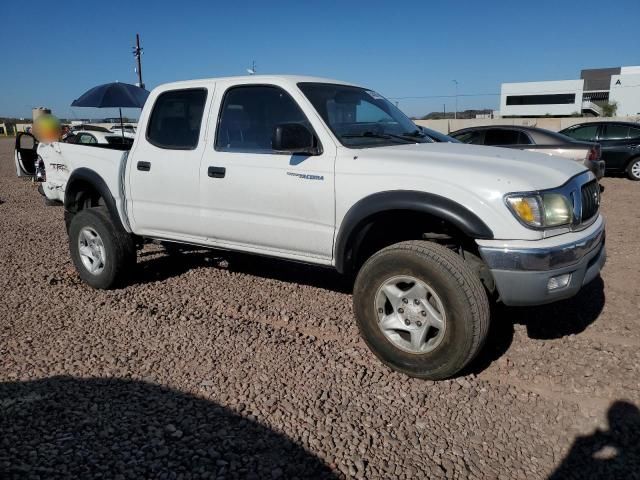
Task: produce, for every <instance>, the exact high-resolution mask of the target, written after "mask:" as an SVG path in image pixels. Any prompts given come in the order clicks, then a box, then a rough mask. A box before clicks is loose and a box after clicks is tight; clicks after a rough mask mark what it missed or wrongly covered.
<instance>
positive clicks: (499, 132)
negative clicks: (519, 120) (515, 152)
mask: <svg viewBox="0 0 640 480" xmlns="http://www.w3.org/2000/svg"><path fill="white" fill-rule="evenodd" d="M484 144H485V145H519V144H520V131H519V130H505V129H497V128H496V129H490V130H487V132H486V133H485V134H484Z"/></svg>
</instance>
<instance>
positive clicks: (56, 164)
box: [38, 142, 131, 202]
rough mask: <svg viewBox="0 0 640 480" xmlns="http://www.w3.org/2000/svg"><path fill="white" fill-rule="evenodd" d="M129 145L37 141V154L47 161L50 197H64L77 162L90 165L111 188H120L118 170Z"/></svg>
mask: <svg viewBox="0 0 640 480" xmlns="http://www.w3.org/2000/svg"><path fill="white" fill-rule="evenodd" d="M130 149H131V146H130V145H118V144H115V145H109V144H92V145H79V144H73V143H63V142H54V143H50V144H42V143H41V144H40V145H38V155H40V157H42V159H43V161H44V164H45V172H46V176H47V180H46V182H44V185H43V190H44V193H45V195H46V197H47V198H48V199H50V200H57V201H60V202H62V201H64V191H65V188H66V184H67V181H68V180H69V176H70V175H71V173H72V172H73V171H74V170H75V169H76V168H77V167H78V166H86V165H91V169H92V170H93V171H95V172H96V173H97V174H98V175H100V176H101V177H102V179H103V180H104V181H105V182H106V183H107V185H108V186H109V188H110V189H111V191H115V192H117V191H118V190H119V189H118V172H119V170H120V166H121V164H122V162H124V161H126V159H127V157H128V155H129V150H130Z"/></svg>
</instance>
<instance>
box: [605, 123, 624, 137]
mask: <svg viewBox="0 0 640 480" xmlns="http://www.w3.org/2000/svg"><path fill="white" fill-rule="evenodd" d="M628 136H629V127H627V126H626V125H607V126H606V127H605V129H604V137H603V140H624V139H625V138H627V137H628Z"/></svg>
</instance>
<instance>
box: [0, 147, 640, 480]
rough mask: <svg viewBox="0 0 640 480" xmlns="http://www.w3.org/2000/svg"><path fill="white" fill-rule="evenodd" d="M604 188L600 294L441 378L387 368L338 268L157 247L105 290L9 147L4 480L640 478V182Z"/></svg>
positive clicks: (0, 455)
mask: <svg viewBox="0 0 640 480" xmlns="http://www.w3.org/2000/svg"><path fill="white" fill-rule="evenodd" d="M603 184H604V185H605V186H606V192H605V195H604V200H603V202H604V205H603V210H604V212H605V215H606V216H607V219H608V230H607V235H608V237H607V243H608V252H609V261H608V263H607V266H606V267H605V270H604V272H603V275H602V277H603V278H602V280H599V279H598V280H596V281H594V282H593V283H592V284H590V285H589V286H588V287H587V288H585V289H584V290H583V291H582V292H581V294H580V295H579V296H578V297H576V298H575V299H572V300H569V301H566V302H562V303H559V304H555V305H550V306H545V307H540V308H526V309H525V308H521V309H515V308H510V309H508V308H497V309H496V312H495V315H494V318H495V319H496V321H495V322H494V323H493V325H492V330H491V333H490V338H489V342H488V346H487V347H486V348H485V350H484V351H483V353H482V355H481V357H480V358H479V359H478V360H477V361H475V362H474V363H473V365H472V366H471V368H469V369H468V371H467V372H465V374H464V375H462V376H460V377H458V378H456V379H453V380H448V381H443V382H437V383H434V382H430V381H421V380H416V379H411V378H407V377H405V376H403V375H400V374H396V373H394V372H391V371H389V370H388V369H386V368H385V367H384V366H382V365H381V364H380V363H379V362H378V361H377V360H376V359H375V358H374V357H373V355H372V354H371V353H370V352H369V351H368V350H367V348H366V346H365V345H364V343H363V342H362V341H361V340H360V339H359V337H358V333H357V329H356V326H355V322H354V320H353V317H352V310H351V297H350V295H349V293H348V291H347V290H346V289H345V288H344V287H343V286H342V285H343V284H342V283H341V282H340V279H339V278H337V277H336V276H335V275H333V274H332V273H331V272H328V271H324V270H317V269H313V268H309V267H303V266H298V265H290V264H285V263H281V262H275V261H268V260H262V259H255V258H251V257H246V256H241V255H234V256H224V255H223V256H219V255H218V254H216V253H214V252H207V251H204V250H192V251H189V252H183V253H181V254H177V255H176V254H173V255H167V254H166V253H165V252H164V251H163V249H162V248H161V247H159V246H156V245H149V246H147V247H146V248H145V249H144V251H142V252H141V254H140V255H139V260H138V261H139V268H138V271H137V272H136V273H135V274H134V276H133V277H132V278H131V280H130V282H129V286H127V287H126V288H123V289H120V290H114V291H96V290H91V289H90V288H88V287H86V286H85V285H83V284H82V283H80V281H79V279H78V277H77V275H76V273H75V271H74V269H73V266H72V264H71V261H70V259H69V254H68V251H67V239H66V235H65V230H64V224H63V219H62V209H61V208H60V207H45V206H44V204H43V201H42V198H41V197H40V195H38V193H37V192H36V186H35V185H33V184H32V183H30V182H29V181H25V180H23V179H18V178H16V177H15V171H14V166H13V143H12V139H0V291H1V292H2V293H1V294H0V432H1V433H0V477H1V478H59V477H67V478H267V479H268V478H296V477H297V478H314V477H338V478H343V477H345V476H346V477H355V478H367V479H375V478H425V477H426V478H472V479H481V478H482V479H484V478H499V479H518V478H522V479H524V478H527V479H531V478H547V477H549V476H552V478H576V479H583V478H624V479H631V478H640V411H639V410H638V405H639V404H640V355H639V353H638V347H639V346H640V328H639V327H640V318H639V315H638V311H639V307H640V286H639V285H638V280H640V273H639V272H640V257H639V256H638V255H637V235H638V232H640V210H639V209H638V208H637V205H638V204H639V203H640V184H638V183H633V182H631V181H628V180H626V179H623V178H607V179H605V180H604V181H603Z"/></svg>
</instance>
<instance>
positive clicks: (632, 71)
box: [500, 67, 640, 117]
mask: <svg viewBox="0 0 640 480" xmlns="http://www.w3.org/2000/svg"><path fill="white" fill-rule="evenodd" d="M580 77H581V78H580V79H579V80H559V81H549V82H519V83H503V84H502V87H501V91H500V115H501V116H503V117H505V116H507V117H540V116H546V115H550V116H554V117H567V116H572V115H576V114H578V115H593V116H599V115H602V105H604V104H605V103H607V102H614V101H615V102H616V103H617V104H618V110H617V113H616V114H617V116H629V115H638V114H640V67H618V68H598V69H588V70H582V72H581V75H580Z"/></svg>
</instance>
